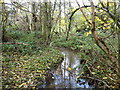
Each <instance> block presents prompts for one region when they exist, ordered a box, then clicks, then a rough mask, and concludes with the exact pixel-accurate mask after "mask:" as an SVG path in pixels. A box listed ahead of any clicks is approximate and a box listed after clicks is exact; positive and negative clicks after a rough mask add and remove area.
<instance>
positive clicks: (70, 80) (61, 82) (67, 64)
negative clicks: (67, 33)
mask: <svg viewBox="0 0 120 90" xmlns="http://www.w3.org/2000/svg"><path fill="white" fill-rule="evenodd" d="M59 50H60V51H61V53H62V54H63V55H64V61H63V62H62V63H61V65H60V66H59V67H58V69H57V70H56V71H54V74H53V75H54V80H53V82H52V81H51V83H50V84H49V85H44V88H92V87H90V86H89V85H88V82H87V81H86V80H85V79H80V82H76V76H77V74H78V72H79V68H78V66H80V59H79V58H78V56H77V54H76V53H75V52H72V51H70V50H67V49H59ZM68 68H71V70H70V71H69V70H68Z"/></svg>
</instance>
